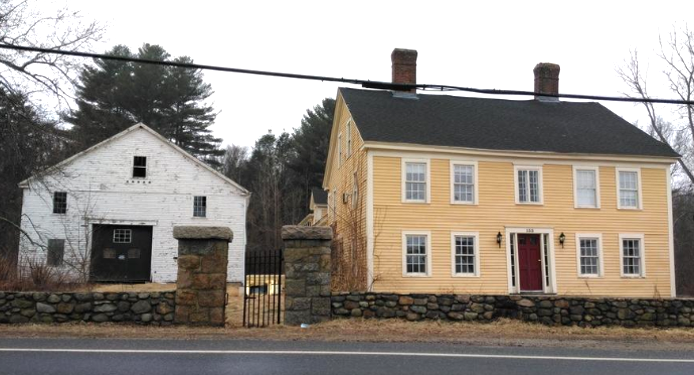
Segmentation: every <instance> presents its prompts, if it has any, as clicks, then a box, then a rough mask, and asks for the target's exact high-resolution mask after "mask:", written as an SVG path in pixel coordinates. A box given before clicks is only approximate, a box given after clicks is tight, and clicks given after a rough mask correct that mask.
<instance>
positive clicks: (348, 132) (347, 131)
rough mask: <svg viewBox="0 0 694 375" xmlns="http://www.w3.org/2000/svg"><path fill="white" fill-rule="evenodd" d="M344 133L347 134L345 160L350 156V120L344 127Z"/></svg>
mask: <svg viewBox="0 0 694 375" xmlns="http://www.w3.org/2000/svg"><path fill="white" fill-rule="evenodd" d="M345 132H346V133H347V140H346V143H345V145H346V146H347V159H349V157H350V156H352V146H353V145H352V119H349V120H347V124H346V125H345Z"/></svg>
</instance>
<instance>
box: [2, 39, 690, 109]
mask: <svg viewBox="0 0 694 375" xmlns="http://www.w3.org/2000/svg"><path fill="white" fill-rule="evenodd" d="M0 48H2V49H11V50H16V51H24V52H39V53H48V54H58V55H66V56H76V57H86V58H92V59H102V60H112V61H122V62H134V63H142V64H152V65H163V66H173V67H177V68H184V69H201V70H213V71H219V72H229V73H240V74H253V75H260V76H270V77H282V78H294V79H304V80H311V81H323V82H340V83H349V84H354V85H361V86H362V87H364V88H373V89H383V90H403V91H406V90H412V89H419V90H427V91H464V92H473V93H478V94H486V95H512V96H544V97H551V98H570V99H586V100H599V101H612V102H632V103H661V104H680V105H694V101H691V100H678V99H658V98H630V97H619V96H599V95H581V94H546V93H539V92H534V91H519V90H497V89H479V88H473V87H462V86H451V85H432V84H399V83H391V82H383V81H371V80H364V79H351V78H338V77H328V76H316V75H309V74H294V73H282V72H272V71H266V70H253V69H241V68H230V67H224V66H216V65H204V64H193V63H181V62H176V61H161V60H150V59H140V58H135V57H125V56H114V55H105V54H100V53H91V52H79V51H65V50H60V49H52V48H41V47H32V46H20V45H10V44H0Z"/></svg>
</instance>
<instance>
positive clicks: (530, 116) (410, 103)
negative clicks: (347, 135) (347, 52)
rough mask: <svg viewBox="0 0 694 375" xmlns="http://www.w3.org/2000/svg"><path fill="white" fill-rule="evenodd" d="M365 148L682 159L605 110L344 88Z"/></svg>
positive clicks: (567, 104)
mask: <svg viewBox="0 0 694 375" xmlns="http://www.w3.org/2000/svg"><path fill="white" fill-rule="evenodd" d="M340 92H341V93H342V96H343V97H344V99H345V102H346V103H347V107H348V108H349V111H350V112H351V114H352V118H353V119H354V122H355V123H356V124H357V126H358V127H359V132H360V133H361V136H362V137H363V138H364V141H367V142H368V141H376V142H391V143H409V144H418V145H428V146H451V147H465V148H475V149H489V150H506V151H547V152H558V153H581V154H608V155H634V156H666V157H678V156H679V155H678V154H677V153H676V152H675V151H674V150H673V149H672V148H670V146H668V145H666V144H664V143H661V142H659V141H657V140H655V139H653V138H652V137H650V136H649V135H648V134H646V133H644V132H643V131H641V130H640V129H638V128H637V127H635V126H633V125H631V124H630V123H628V122H627V121H625V120H624V119H622V118H621V117H619V116H617V115H616V114H614V113H613V112H611V111H610V110H608V109H607V108H605V107H603V106H602V105H600V104H599V103H577V102H563V101H554V102H547V101H538V100H524V101H516V100H501V99H484V98H466V97H459V96H449V95H422V94H418V95H417V96H416V99H413V98H403V97H394V96H393V93H391V92H390V91H374V90H356V89H348V88H340Z"/></svg>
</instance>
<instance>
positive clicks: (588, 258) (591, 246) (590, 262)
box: [578, 238, 600, 276]
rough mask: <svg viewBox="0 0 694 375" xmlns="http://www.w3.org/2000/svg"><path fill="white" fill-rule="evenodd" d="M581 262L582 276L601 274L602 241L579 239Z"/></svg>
mask: <svg viewBox="0 0 694 375" xmlns="http://www.w3.org/2000/svg"><path fill="white" fill-rule="evenodd" d="M578 242H579V251H580V254H579V260H580V270H581V275H586V276H598V275H599V274H600V249H599V248H598V246H600V241H599V240H598V239H597V238H579V240H578Z"/></svg>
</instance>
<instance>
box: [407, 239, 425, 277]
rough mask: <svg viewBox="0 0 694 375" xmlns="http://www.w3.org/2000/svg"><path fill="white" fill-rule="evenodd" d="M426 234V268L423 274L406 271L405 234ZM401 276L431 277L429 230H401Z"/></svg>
mask: <svg viewBox="0 0 694 375" xmlns="http://www.w3.org/2000/svg"><path fill="white" fill-rule="evenodd" d="M408 235H413V236H427V254H426V262H427V267H426V268H427V269H426V273H425V274H421V273H408V272H407V236H408ZM402 277H431V231H428V230H407V231H405V230H404V231H402Z"/></svg>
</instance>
